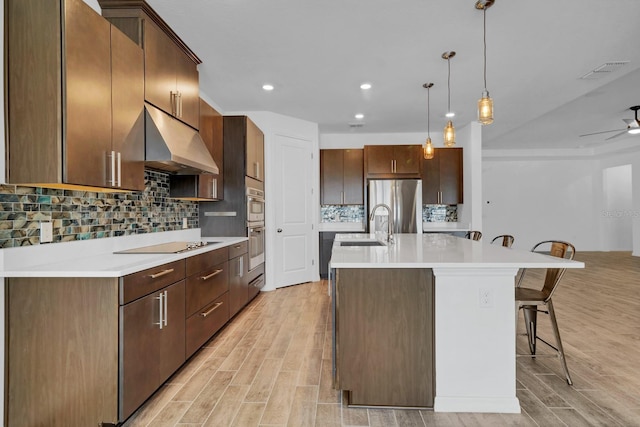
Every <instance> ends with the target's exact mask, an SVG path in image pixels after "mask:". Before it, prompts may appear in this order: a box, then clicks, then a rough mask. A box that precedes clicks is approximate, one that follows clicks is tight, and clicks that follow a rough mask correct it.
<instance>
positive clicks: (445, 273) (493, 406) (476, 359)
mask: <svg viewBox="0 0 640 427" xmlns="http://www.w3.org/2000/svg"><path fill="white" fill-rule="evenodd" d="M517 271H518V270H517V269H516V268H453V267H449V268H434V269H433V272H434V276H435V307H436V310H435V313H436V314H435V328H436V329H435V331H436V332H435V372H436V396H435V402H434V410H435V411H441V412H503V413H519V412H520V404H519V401H518V398H517V397H516V342H515V338H516V336H515V335H516V305H515V288H514V286H515V283H514V282H515V280H514V278H515V275H516V273H517Z"/></svg>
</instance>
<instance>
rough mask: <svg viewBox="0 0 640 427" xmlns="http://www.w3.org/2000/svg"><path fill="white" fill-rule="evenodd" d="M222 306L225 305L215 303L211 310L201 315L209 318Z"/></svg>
mask: <svg viewBox="0 0 640 427" xmlns="http://www.w3.org/2000/svg"><path fill="white" fill-rule="evenodd" d="M222 304H223V303H222V301H220V302H217V303H215V304H214V306H213V307H211V308H210V309H209V310H207V311H205V312H204V313H200V316H202V317H207V316H208V315H210V314H211V313H213V312H214V311H216V310H217V309H218V307H220V306H221V305H222Z"/></svg>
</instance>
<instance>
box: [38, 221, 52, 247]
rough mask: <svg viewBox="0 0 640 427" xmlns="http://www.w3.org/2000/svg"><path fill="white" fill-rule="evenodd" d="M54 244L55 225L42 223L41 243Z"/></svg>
mask: <svg viewBox="0 0 640 427" xmlns="http://www.w3.org/2000/svg"><path fill="white" fill-rule="evenodd" d="M48 242H53V223H52V222H41V223H40V243H48Z"/></svg>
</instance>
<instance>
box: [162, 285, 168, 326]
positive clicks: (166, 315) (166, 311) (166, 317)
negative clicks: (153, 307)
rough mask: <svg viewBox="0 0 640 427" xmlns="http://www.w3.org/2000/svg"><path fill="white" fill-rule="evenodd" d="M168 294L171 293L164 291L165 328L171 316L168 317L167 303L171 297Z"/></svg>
mask: <svg viewBox="0 0 640 427" xmlns="http://www.w3.org/2000/svg"><path fill="white" fill-rule="evenodd" d="M167 292H169V291H164V316H163V317H164V326H167V320H168V318H169V316H168V313H169V310H167V304H168V302H167V301H169V295H167Z"/></svg>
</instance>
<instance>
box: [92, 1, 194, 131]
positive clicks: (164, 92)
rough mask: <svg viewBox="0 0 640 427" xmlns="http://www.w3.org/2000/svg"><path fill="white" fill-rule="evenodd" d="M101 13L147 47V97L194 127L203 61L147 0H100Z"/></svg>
mask: <svg viewBox="0 0 640 427" xmlns="http://www.w3.org/2000/svg"><path fill="white" fill-rule="evenodd" d="M98 3H99V4H100V7H101V8H102V15H103V16H104V17H105V18H107V19H108V20H109V21H111V23H112V24H113V25H115V26H116V27H118V28H120V30H122V31H123V32H124V33H125V34H127V35H128V36H129V37H130V38H131V39H132V40H133V41H134V42H136V43H138V44H139V45H140V46H142V47H143V48H144V61H145V83H144V85H145V95H144V96H145V100H146V101H147V102H149V103H151V104H153V105H155V106H156V107H158V108H159V109H161V110H163V111H164V112H166V113H168V114H171V115H172V116H174V117H176V118H177V119H179V120H181V121H182V122H184V123H186V124H188V125H189V126H191V127H193V128H194V129H198V122H199V116H200V113H199V109H200V99H199V76H198V64H200V63H201V62H202V61H200V59H199V58H198V57H197V56H196V55H195V54H194V53H193V51H191V50H190V49H189V48H188V47H187V46H186V45H185V43H184V42H183V41H182V40H181V39H180V37H178V36H177V35H176V34H175V33H174V32H173V30H171V28H170V27H169V26H168V25H167V23H166V22H165V21H164V20H163V19H162V18H160V16H158V14H157V13H156V12H155V11H154V10H153V9H152V8H151V7H150V6H149V5H148V4H147V2H146V1H144V0H98Z"/></svg>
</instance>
